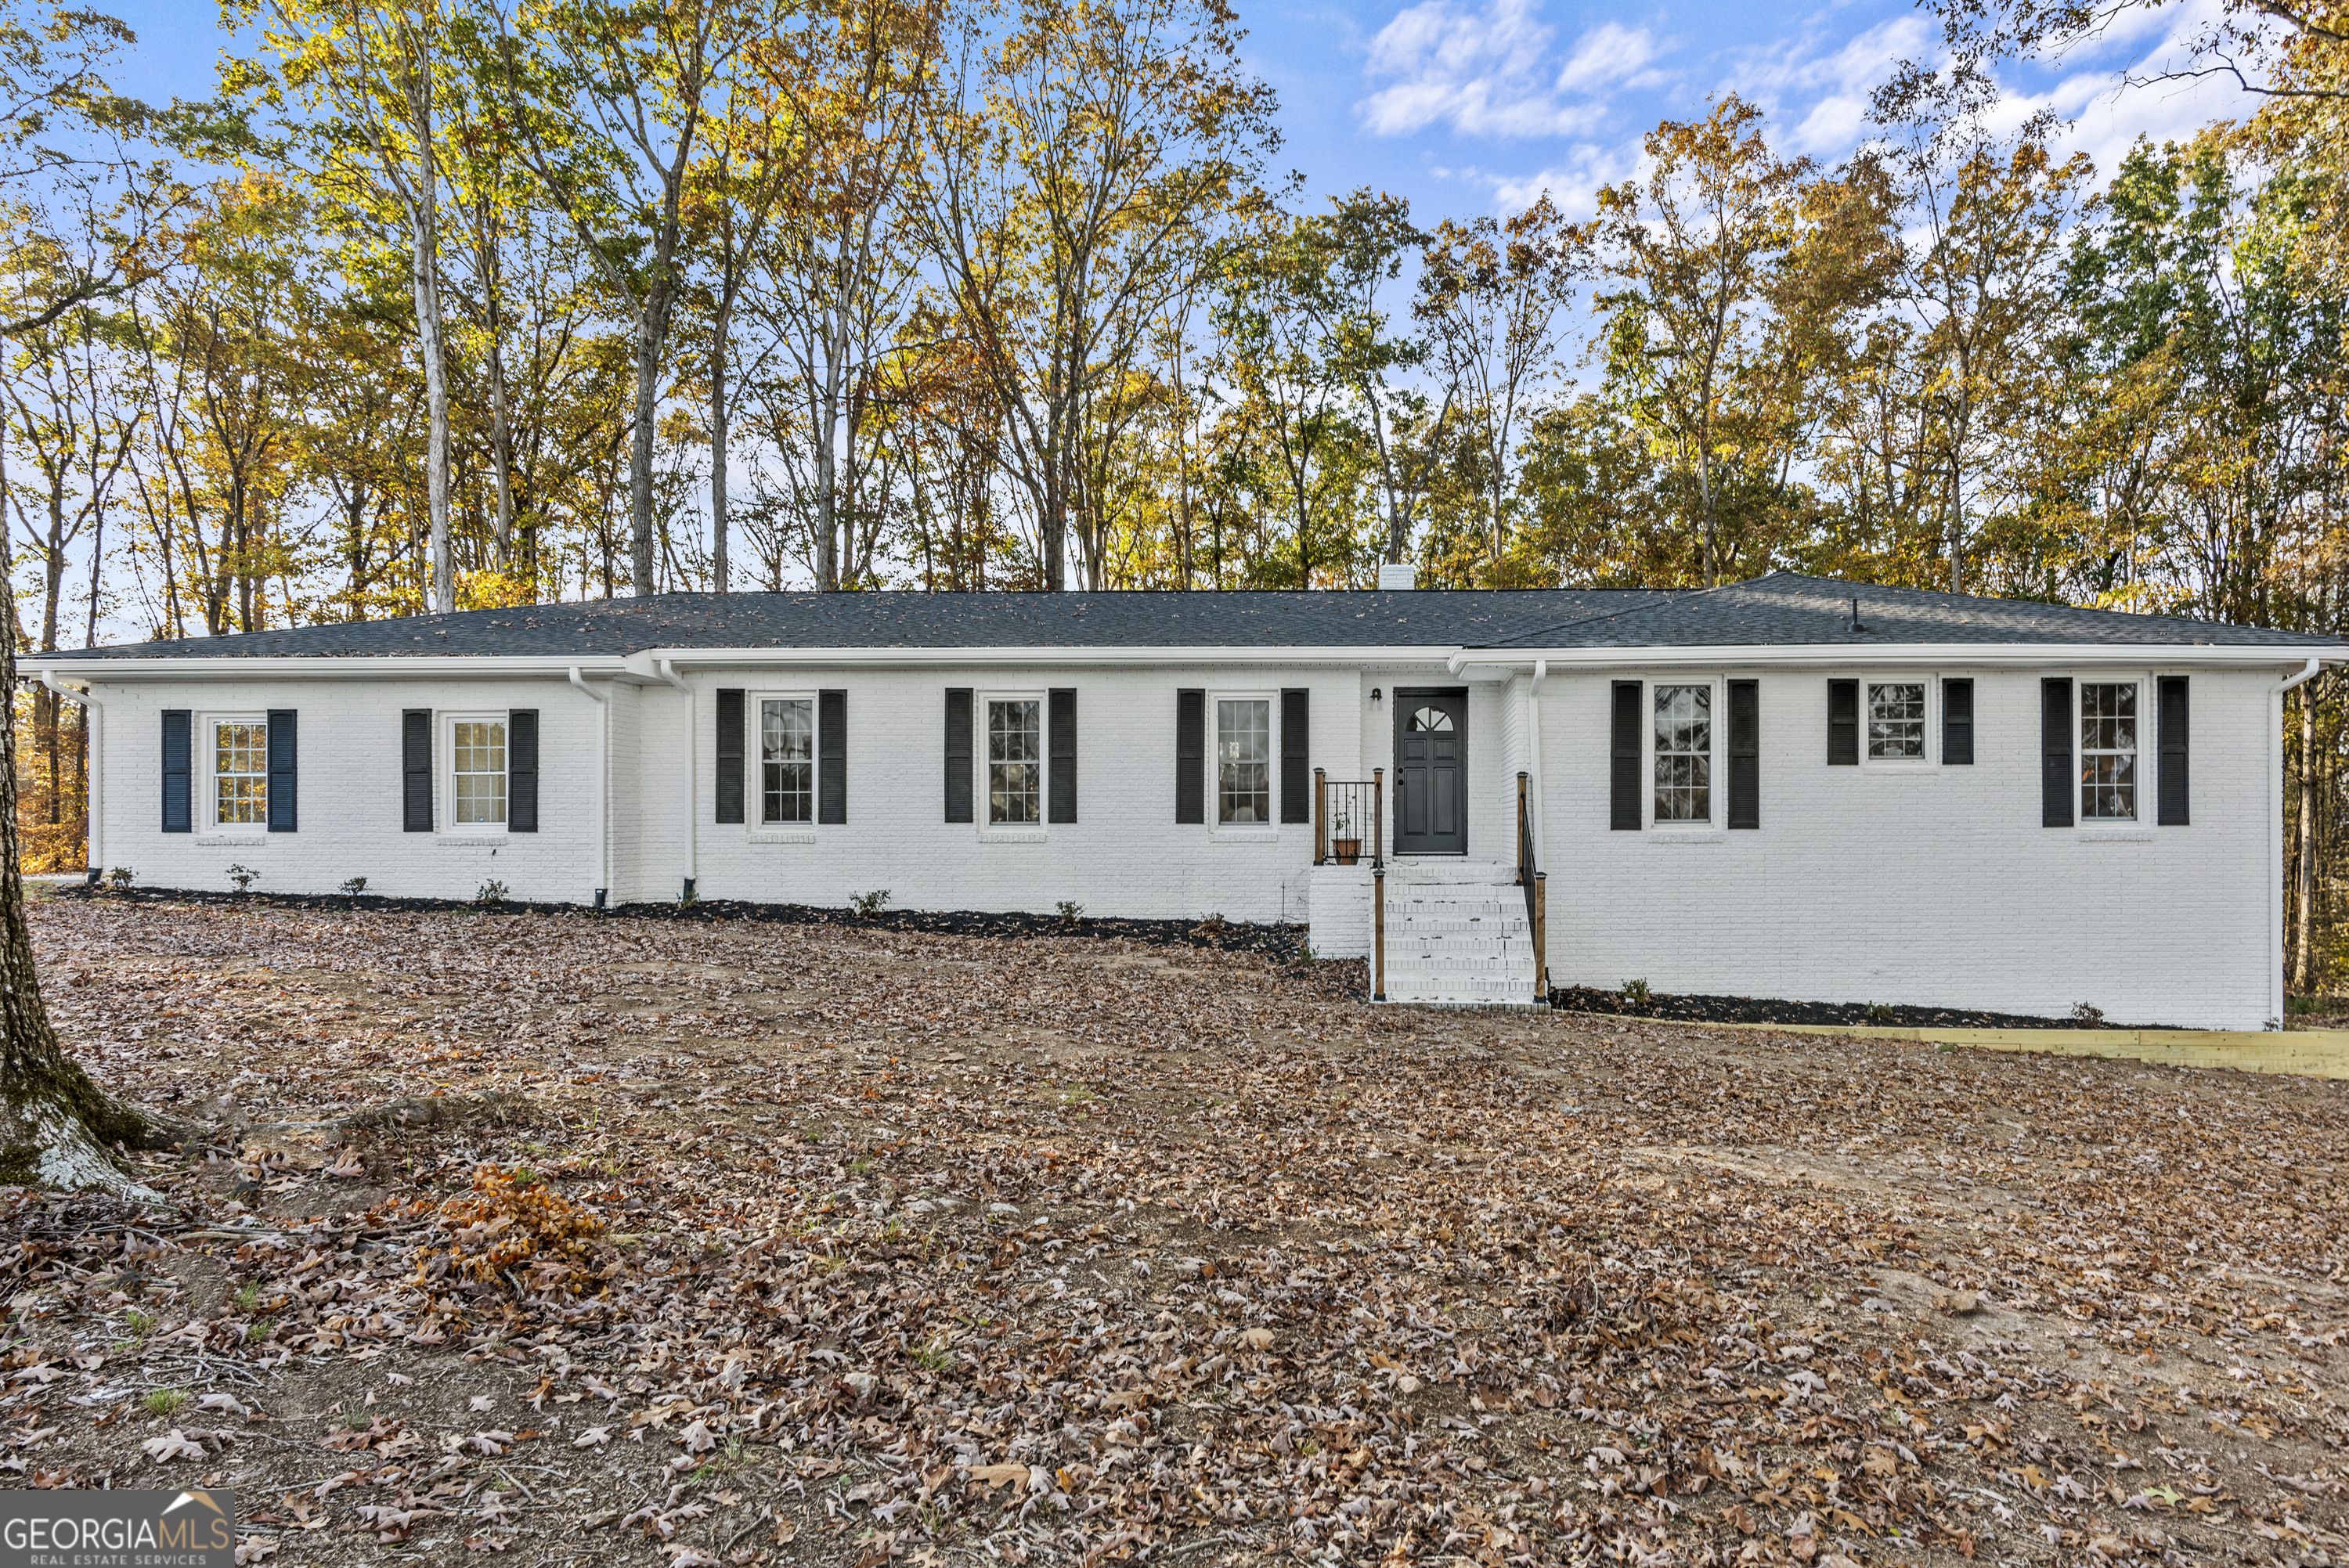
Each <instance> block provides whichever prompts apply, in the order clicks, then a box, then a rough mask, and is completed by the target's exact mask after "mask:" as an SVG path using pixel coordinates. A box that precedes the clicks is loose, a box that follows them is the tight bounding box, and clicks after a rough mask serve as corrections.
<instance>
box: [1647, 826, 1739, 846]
mask: <svg viewBox="0 0 2349 1568" xmlns="http://www.w3.org/2000/svg"><path fill="white" fill-rule="evenodd" d="M1647 838H1648V842H1650V843H1651V844H1723V843H1727V842H1728V841H1729V834H1728V832H1727V831H1726V830H1723V829H1721V828H1663V827H1651V828H1650V829H1649V830H1648V834H1647Z"/></svg>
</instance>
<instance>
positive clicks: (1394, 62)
mask: <svg viewBox="0 0 2349 1568" xmlns="http://www.w3.org/2000/svg"><path fill="white" fill-rule="evenodd" d="M1553 37H1554V34H1553V32H1552V30H1551V28H1550V27H1549V26H1548V25H1547V24H1546V23H1544V22H1542V21H1541V20H1540V19H1539V18H1538V17H1537V16H1536V15H1535V14H1534V10H1533V5H1532V0H1488V4H1486V5H1485V7H1484V8H1483V9H1482V10H1470V9H1468V8H1466V7H1465V6H1464V5H1458V4H1455V3H1454V0H1419V4H1417V5H1410V6H1407V7H1405V8H1404V9H1403V10H1402V11H1399V12H1397V13H1396V14H1395V16H1394V18H1393V20H1392V21H1390V22H1389V23H1388V24H1387V25H1386V26H1384V27H1382V28H1381V29H1380V30H1379V34H1378V36H1377V37H1375V38H1373V39H1372V40H1371V51H1370V60H1369V63H1368V65H1367V67H1366V73H1365V74H1367V75H1368V76H1369V77H1370V78H1371V80H1372V81H1374V82H1376V81H1381V80H1384V81H1385V82H1386V83H1387V85H1386V86H1383V87H1381V88H1379V89H1378V90H1377V91H1375V92H1373V93H1371V95H1370V96H1369V97H1368V98H1363V99H1362V100H1361V102H1360V103H1358V104H1357V105H1356V106H1355V108H1356V110H1357V112H1359V113H1360V114H1361V117H1362V120H1363V123H1364V124H1366V125H1367V126H1368V127H1369V128H1370V129H1371V131H1372V132H1373V133H1375V134H1377V135H1380V136H1408V135H1411V134H1412V133H1413V132H1414V131H1419V130H1424V129H1427V128H1428V127H1429V126H1432V125H1435V124H1438V123H1442V124H1445V125H1448V126H1450V127H1451V129H1453V130H1454V131H1455V132H1458V133H1460V134H1462V135H1466V136H1486V137H1552V136H1578V135H1586V134H1588V132H1589V131H1590V130H1592V129H1595V128H1596V127H1597V126H1598V124H1599V122H1600V120H1601V119H1603V118H1604V116H1605V113H1606V109H1607V105H1608V102H1609V99H1610V98H1612V97H1613V96H1614V95H1615V94H1617V93H1619V92H1622V91H1625V90H1636V89H1640V88H1649V87H1654V86H1657V85H1659V84H1660V83H1661V81H1662V80H1663V77H1662V76H1661V73H1659V72H1657V71H1656V70H1654V69H1653V62H1654V61H1655V60H1656V59H1657V58H1658V57H1660V56H1661V54H1662V53H1663V52H1664V46H1662V45H1661V44H1660V43H1659V42H1658V41H1657V40H1656V38H1655V36H1654V35H1652V34H1651V33H1650V32H1649V31H1648V30H1647V29H1646V28H1645V27H1627V26H1623V25H1622V24H1621V23H1619V22H1606V23H1602V24H1600V25H1599V26H1596V27H1593V28H1591V29H1590V30H1589V31H1588V32H1586V33H1584V34H1583V35H1582V36H1581V37H1580V38H1579V39H1578V40H1577V41H1576V43H1575V46H1574V48H1573V49H1572V51H1571V52H1570V53H1568V55H1567V57H1566V58H1565V59H1564V60H1563V61H1557V60H1555V56H1554V53H1553V50H1552V48H1551V42H1552V39H1553Z"/></svg>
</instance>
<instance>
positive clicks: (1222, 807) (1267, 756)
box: [1216, 697, 1272, 822]
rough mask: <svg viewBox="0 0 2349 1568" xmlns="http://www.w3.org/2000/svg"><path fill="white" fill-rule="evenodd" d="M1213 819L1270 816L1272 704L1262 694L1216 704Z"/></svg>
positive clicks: (1263, 819)
mask: <svg viewBox="0 0 2349 1568" xmlns="http://www.w3.org/2000/svg"><path fill="white" fill-rule="evenodd" d="M1271 820H1272V704H1271V703H1270V702H1268V701H1267V700H1265V699H1263V698H1260V697H1241V698H1235V699H1226V700H1224V701H1219V702H1217V703H1216V821H1218V822H1269V821H1271Z"/></svg>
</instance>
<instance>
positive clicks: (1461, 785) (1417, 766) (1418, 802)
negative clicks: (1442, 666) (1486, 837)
mask: <svg viewBox="0 0 2349 1568" xmlns="http://www.w3.org/2000/svg"><path fill="white" fill-rule="evenodd" d="M1394 754H1395V843H1394V852H1395V853H1397V854H1399V855H1464V854H1466V853H1467V852H1468V694H1467V693H1466V692H1464V691H1459V690H1454V691H1398V692H1396V693H1395V748H1394Z"/></svg>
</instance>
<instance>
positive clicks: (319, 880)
mask: <svg viewBox="0 0 2349 1568" xmlns="http://www.w3.org/2000/svg"><path fill="white" fill-rule="evenodd" d="M98 700H99V701H100V702H101V703H103V704H104V705H105V707H104V712H103V714H102V715H101V716H100V718H99V724H100V725H101V727H102V734H101V737H100V742H99V744H100V749H101V753H102V756H101V761H100V766H101V768H102V769H103V775H102V778H101V781H100V788H99V791H98V812H99V818H100V835H99V846H98V848H99V854H100V858H101V860H102V861H103V863H104V864H105V865H107V866H109V867H112V866H128V867H129V868H130V869H132V870H133V871H135V872H138V879H139V882H140V885H142V886H148V887H180V888H211V889H218V890H221V891H226V890H227V889H228V888H229V886H230V885H231V884H230V882H229V880H228V874H227V872H228V868H229V867H230V866H231V865H232V864H242V865H247V866H251V867H253V868H254V869H255V870H256V871H258V872H261V879H260V881H258V882H255V883H254V887H255V888H256V889H257V890H260V891H264V892H333V891H334V890H335V889H336V887H337V886H338V885H340V884H341V883H342V882H344V881H346V880H347V879H348V878H351V877H355V876H363V877H365V878H367V891H368V892H374V893H388V894H391V895H394V896H402V897H436V898H471V897H472V896H473V893H474V892H475V890H477V889H478V888H479V887H480V886H481V883H482V882H484V881H486V880H489V879H491V878H495V879H497V880H498V881H501V882H504V883H505V884H506V885H507V886H508V887H509V888H510V889H511V890H512V892H513V894H514V896H515V897H517V898H529V899H540V900H575V901H579V902H582V903H584V902H585V901H586V900H587V899H588V898H590V897H592V896H593V893H594V890H595V885H596V882H595V879H596V852H595V777H594V773H593V770H592V769H591V768H589V767H588V766H586V764H585V759H586V758H588V757H589V756H590V755H591V754H592V752H593V749H594V747H595V705H594V704H593V703H592V702H590V701H589V700H588V699H587V698H586V697H585V696H581V695H580V694H579V693H578V692H577V691H575V690H574V689H573V688H572V687H571V686H569V685H568V684H566V683H565V682H564V681H563V680H561V679H554V680H471V681H437V682H413V681H367V680H303V679H286V680H273V681H268V682H242V683H240V682H225V681H223V682H212V681H202V682H198V681H170V682H166V681H147V682H140V683H138V684H127V683H124V684H118V683H116V682H113V681H106V682H101V683H100V684H99V686H98ZM428 706H430V707H437V708H439V709H440V711H441V712H442V713H444V714H445V713H449V712H459V711H461V712H469V713H471V712H483V713H488V712H502V711H504V710H506V709H509V708H517V707H535V708H537V709H538V713H539V755H540V781H539V825H540V827H539V831H538V832H536V833H512V834H507V835H504V836H503V837H502V838H498V839H496V840H495V841H493V842H490V843H473V842H459V841H457V836H456V835H454V834H451V833H409V832H404V831H402V830H401V828H400V799H401V773H400V713H401V710H402V709H405V708H409V707H428ZM289 707H290V708H292V709H294V710H295V712H296V713H298V714H299V715H300V716H301V717H300V719H299V721H298V725H299V727H298V729H297V732H296V733H297V735H298V736H299V740H300V745H299V758H298V762H299V769H300V779H301V783H300V792H299V797H298V801H299V808H300V811H299V826H298V830H297V831H295V832H291V833H266V832H264V833H251V832H245V833H237V834H233V835H232V834H226V833H222V832H221V831H219V830H212V829H208V828H207V827H206V826H205V823H206V812H205V810H204V808H205V807H206V805H207V804H208V802H207V801H206V799H204V794H203V790H204V780H205V775H204V770H203V760H204V759H203V757H202V750H203V748H204V747H205V745H206V744H207V737H206V735H205V732H204V728H203V723H204V718H205V716H206V715H208V714H251V715H256V716H257V715H259V714H261V713H262V712H263V711H264V710H265V709H268V708H289ZM166 708H188V709H190V710H191V712H192V713H193V716H194V727H195V735H194V743H195V748H196V750H197V753H198V755H197V758H196V764H197V767H196V770H195V778H194V779H193V789H192V793H193V794H194V796H195V799H194V802H193V803H194V807H195V822H196V830H195V831H194V832H191V833H166V832H164V831H163V830H162V801H163V787H162V742H163V720H162V714H163V710H164V709H166ZM435 730H436V733H435V737H434V747H435V761H436V763H438V764H440V765H442V766H445V764H446V762H447V758H448V753H447V746H446V741H447V737H446V734H445V731H444V729H443V727H441V726H439V725H436V726H435ZM573 758H577V759H579V760H578V761H576V762H574V761H573V760H572V759H573ZM435 793H436V799H435V815H436V820H439V821H440V822H441V823H442V824H443V825H444V826H445V825H446V823H447V820H448V817H449V803H448V801H447V799H445V798H442V797H445V794H446V789H445V786H440V785H439V782H438V779H436V791H435ZM482 836H483V835H480V834H471V835H467V837H469V838H476V839H478V838H480V837H482Z"/></svg>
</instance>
